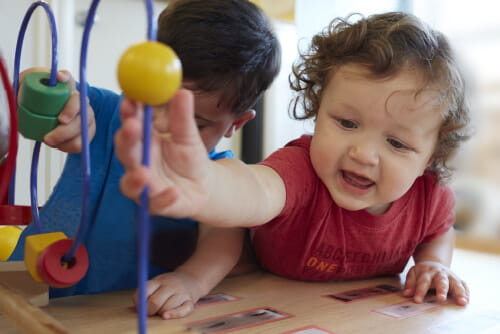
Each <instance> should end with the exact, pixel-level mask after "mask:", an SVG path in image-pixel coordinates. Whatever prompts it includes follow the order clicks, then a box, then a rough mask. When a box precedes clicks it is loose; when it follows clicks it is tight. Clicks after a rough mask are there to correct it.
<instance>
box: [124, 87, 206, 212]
mask: <svg viewBox="0 0 500 334" xmlns="http://www.w3.org/2000/svg"><path fill="white" fill-rule="evenodd" d="M121 117H122V127H121V128H120V130H118V132H117V133H116V136H115V148H116V155H117V157H118V159H119V160H120V161H121V162H122V164H123V166H124V167H125V175H124V176H123V177H122V179H121V182H120V187H121V190H122V192H123V194H124V195H125V196H127V197H129V198H132V199H134V200H136V201H138V200H139V197H140V194H141V192H142V190H143V189H144V187H145V186H146V185H148V184H149V199H150V207H149V209H150V212H151V213H153V214H160V215H168V216H170V217H176V218H178V217H187V216H192V215H195V214H196V213H197V212H198V211H199V210H200V208H201V207H202V206H203V205H204V204H205V203H206V202H207V199H208V182H209V181H208V174H209V171H208V169H209V166H208V165H209V159H208V154H207V151H206V148H205V146H204V144H203V142H202V140H201V137H200V134H199V132H198V129H197V127H196V122H195V119H194V101H193V95H192V93H191V92H189V91H187V90H180V91H179V92H177V94H176V95H175V96H174V97H173V98H172V100H171V101H170V103H169V110H168V111H165V112H164V115H163V117H162V119H161V120H159V119H158V118H159V117H160V116H157V117H156V118H157V119H155V122H154V129H153V134H152V138H151V139H152V141H151V163H150V168H145V167H143V166H142V165H141V156H142V127H143V126H142V111H139V110H138V105H137V104H136V103H134V102H133V101H130V100H124V101H123V102H122V106H121Z"/></svg>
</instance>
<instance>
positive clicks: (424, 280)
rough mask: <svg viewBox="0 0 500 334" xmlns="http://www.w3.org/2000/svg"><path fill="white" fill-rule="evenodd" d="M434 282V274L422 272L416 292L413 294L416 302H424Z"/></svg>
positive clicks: (418, 278)
mask: <svg viewBox="0 0 500 334" xmlns="http://www.w3.org/2000/svg"><path fill="white" fill-rule="evenodd" d="M431 283H432V275H431V274H430V273H428V272H424V273H420V275H418V277H417V284H416V287H415V293H414V295H413V300H414V301H415V303H422V302H423V301H424V297H425V295H426V294H427V292H428V291H429V289H430V287H431Z"/></svg>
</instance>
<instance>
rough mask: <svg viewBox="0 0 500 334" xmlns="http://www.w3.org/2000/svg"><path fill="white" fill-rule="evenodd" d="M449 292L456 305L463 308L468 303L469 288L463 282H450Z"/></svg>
mask: <svg viewBox="0 0 500 334" xmlns="http://www.w3.org/2000/svg"><path fill="white" fill-rule="evenodd" d="M450 292H451V294H452V295H453V298H454V299H455V302H456V303H457V304H458V305H461V306H465V305H467V304H468V303H469V299H470V294H469V288H468V286H467V284H466V283H465V282H464V281H461V280H455V281H453V282H451V284H450Z"/></svg>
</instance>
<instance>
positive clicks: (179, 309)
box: [158, 299, 194, 320]
mask: <svg viewBox="0 0 500 334" xmlns="http://www.w3.org/2000/svg"><path fill="white" fill-rule="evenodd" d="M193 309H194V304H193V302H192V301H191V300H190V299H189V300H185V301H184V302H183V303H182V304H180V305H179V306H176V307H173V308H170V309H168V308H166V307H165V310H163V308H162V310H160V311H159V312H158V314H159V315H160V316H161V317H162V318H163V319H165V320H168V319H177V318H182V317H185V316H187V315H188V314H189V313H191V312H193Z"/></svg>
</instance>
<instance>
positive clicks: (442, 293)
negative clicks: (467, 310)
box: [403, 228, 469, 305]
mask: <svg viewBox="0 0 500 334" xmlns="http://www.w3.org/2000/svg"><path fill="white" fill-rule="evenodd" d="M454 241H455V232H454V230H453V228H450V230H449V231H448V232H446V233H445V234H443V235H441V236H439V237H437V238H435V239H434V240H432V241H430V242H426V243H423V244H421V245H419V246H418V248H417V250H416V251H415V253H414V254H413V258H414V260H415V266H414V267H412V268H411V269H410V271H409V272H408V275H407V277H406V283H405V290H404V291H403V294H404V295H405V296H406V297H411V296H413V299H414V300H415V302H416V303H421V302H422V301H423V299H424V297H425V295H426V294H427V292H428V291H429V289H431V288H434V289H436V296H437V297H438V300H441V301H444V300H446V298H447V296H448V293H449V294H450V295H451V296H453V298H454V299H455V301H456V303H457V304H459V305H466V304H467V303H468V302H469V289H468V288H467V285H466V284H465V282H464V281H462V280H461V279H460V278H459V277H458V276H457V275H456V274H454V273H453V272H452V271H451V269H450V265H451V258H452V253H453V247H454Z"/></svg>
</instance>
